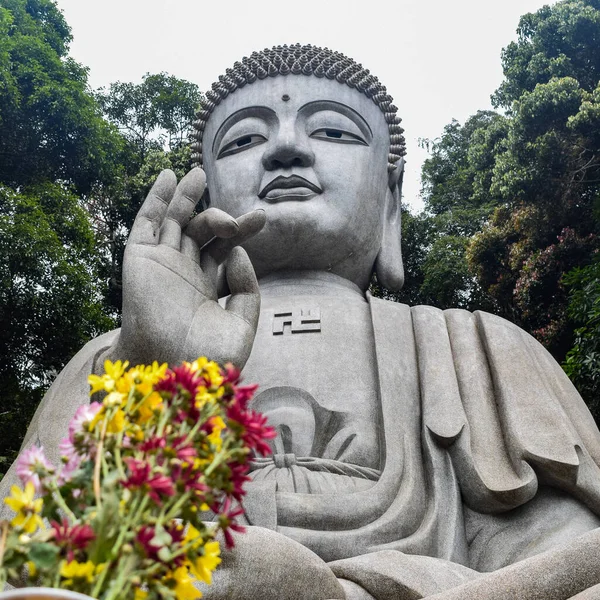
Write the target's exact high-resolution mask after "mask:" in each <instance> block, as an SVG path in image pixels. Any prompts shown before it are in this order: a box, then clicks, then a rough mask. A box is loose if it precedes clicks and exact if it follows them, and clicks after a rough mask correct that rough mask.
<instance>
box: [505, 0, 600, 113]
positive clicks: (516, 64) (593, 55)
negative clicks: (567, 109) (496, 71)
mask: <svg viewBox="0 0 600 600" xmlns="http://www.w3.org/2000/svg"><path fill="white" fill-rule="evenodd" d="M517 34H518V40H517V41H516V42H512V43H510V44H509V45H508V46H507V47H506V48H505V49H504V50H503V52H502V66H503V69H504V77H505V80H504V82H503V83H502V84H501V85H500V87H499V88H498V90H497V91H496V93H495V94H494V96H493V100H494V103H495V105H496V106H503V107H505V108H511V106H512V103H513V102H514V101H515V100H519V99H520V97H521V96H522V95H523V93H525V92H532V91H533V90H534V89H535V87H536V85H538V84H540V83H542V84H543V83H547V82H548V81H550V80H551V79H553V78H563V77H572V78H573V79H575V80H577V81H578V82H579V85H580V86H581V87H582V88H583V89H584V90H586V91H588V92H591V91H592V90H594V88H595V87H596V86H597V84H598V81H599V80H600V53H599V52H598V48H600V3H599V2H598V0H566V1H563V2H558V3H556V4H555V5H553V6H544V7H543V8H541V9H540V10H538V11H537V12H536V13H529V14H526V15H524V16H523V17H521V20H520V22H519V27H518V29H517Z"/></svg>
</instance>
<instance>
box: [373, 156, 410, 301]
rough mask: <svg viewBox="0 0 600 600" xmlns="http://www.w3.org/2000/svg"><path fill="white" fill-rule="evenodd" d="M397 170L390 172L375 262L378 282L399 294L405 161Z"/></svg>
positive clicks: (399, 164)
mask: <svg viewBox="0 0 600 600" xmlns="http://www.w3.org/2000/svg"><path fill="white" fill-rule="evenodd" d="M395 167H396V168H395V169H393V170H392V171H390V174H389V181H388V184H389V185H388V189H387V192H386V196H385V206H384V208H383V210H384V215H383V235H382V237H381V248H380V249H379V254H378V255H377V258H376V260H375V272H376V273H377V281H378V282H379V283H380V284H381V285H382V286H383V287H386V288H387V289H388V290H390V291H392V292H399V291H400V290H401V289H402V286H403V284H404V265H403V264H402V249H401V241H402V231H401V225H402V218H401V217H402V205H401V200H402V179H403V177H404V159H403V158H401V159H400V160H399V161H398V162H397V163H396V164H395Z"/></svg>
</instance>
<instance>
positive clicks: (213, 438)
mask: <svg viewBox="0 0 600 600" xmlns="http://www.w3.org/2000/svg"><path fill="white" fill-rule="evenodd" d="M209 423H210V424H211V425H212V427H213V430H212V433H211V434H210V435H209V436H208V437H207V439H208V441H209V442H210V443H211V444H212V445H213V446H214V447H215V448H216V450H217V452H219V451H220V450H221V447H222V446H223V440H222V439H221V431H223V429H225V427H226V425H225V421H223V419H222V418H221V417H218V416H217V417H212V419H210V421H209Z"/></svg>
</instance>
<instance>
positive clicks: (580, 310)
mask: <svg viewBox="0 0 600 600" xmlns="http://www.w3.org/2000/svg"><path fill="white" fill-rule="evenodd" d="M563 281H564V283H565V284H566V285H567V286H568V287H569V288H570V294H569V305H568V312H569V317H570V318H571V319H572V320H573V322H574V323H575V325H576V329H575V343H574V344H573V347H572V348H571V349H570V350H569V352H568V353H567V356H566V359H565V362H564V363H563V368H564V369H565V371H566V373H567V375H569V377H570V378H571V380H572V381H573V383H574V384H575V385H576V386H577V388H578V389H579V391H580V392H581V395H582V396H583V398H584V400H585V401H586V402H587V404H588V406H589V407H590V410H591V411H592V414H593V415H594V416H595V417H596V419H598V418H599V417H600V261H598V260H596V261H594V262H593V263H592V264H590V265H588V266H587V267H584V268H576V269H573V270H572V271H570V272H569V273H567V274H566V275H565V277H564V280H563Z"/></svg>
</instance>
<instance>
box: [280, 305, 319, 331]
mask: <svg viewBox="0 0 600 600" xmlns="http://www.w3.org/2000/svg"><path fill="white" fill-rule="evenodd" d="M320 331H321V309H320V308H295V309H291V310H281V311H277V312H276V313H275V314H274V315H273V335H287V334H291V333H310V332H316V333H318V332H320Z"/></svg>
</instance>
